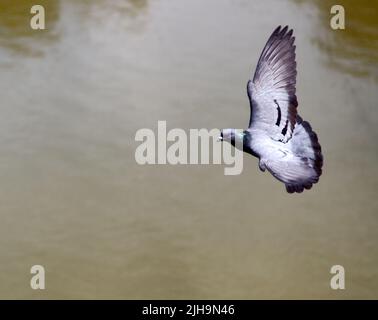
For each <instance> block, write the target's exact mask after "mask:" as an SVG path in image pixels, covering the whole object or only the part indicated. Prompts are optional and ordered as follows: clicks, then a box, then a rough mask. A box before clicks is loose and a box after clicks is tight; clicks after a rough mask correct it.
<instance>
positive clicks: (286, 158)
mask: <svg viewBox="0 0 378 320" xmlns="http://www.w3.org/2000/svg"><path fill="white" fill-rule="evenodd" d="M294 40H295V38H294V37H293V30H288V26H286V27H284V28H281V26H279V27H277V28H276V29H275V30H274V32H273V33H272V35H271V36H270V38H269V39H268V42H267V43H266V45H265V47H264V49H263V51H262V53H261V56H260V59H259V61H258V63H257V67H256V71H255V74H254V76H253V79H252V80H249V81H248V84H247V93H248V97H249V102H250V108H251V115H250V120H249V126H248V129H246V130H244V131H239V130H236V129H223V130H221V136H220V137H219V140H225V141H228V142H230V143H231V144H232V145H233V146H235V145H236V147H237V146H238V145H239V146H243V149H242V150H243V151H244V152H247V153H249V154H251V155H253V156H255V157H257V158H258V159H259V167H260V170H262V171H265V169H268V171H269V172H270V173H271V174H272V175H273V176H274V177H275V178H276V179H278V180H279V181H281V182H283V183H284V184H285V186H286V190H287V192H289V193H293V192H298V193H300V192H302V191H303V190H304V189H311V187H312V185H313V184H314V183H316V182H318V180H319V177H320V175H321V174H322V166H323V156H322V152H321V146H320V144H319V142H318V137H317V135H316V133H315V132H314V131H313V130H312V128H311V125H310V124H309V123H308V122H307V121H304V120H302V118H301V117H300V116H299V115H298V114H297V106H298V102H297V97H296V95H295V91H296V89H295V85H296V76H297V70H296V65H297V64H296V61H295V45H294ZM235 142H238V143H236V144H235Z"/></svg>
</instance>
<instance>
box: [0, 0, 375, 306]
mask: <svg viewBox="0 0 378 320" xmlns="http://www.w3.org/2000/svg"><path fill="white" fill-rule="evenodd" d="M339 2H340V1H339ZM39 3H40V4H43V5H45V8H46V14H47V30H45V31H41V32H38V31H32V30H30V28H29V19H30V14H29V11H30V7H31V5H32V4H34V3H33V1H25V0H23V1H7V0H4V1H2V2H1V4H0V87H1V102H0V113H1V117H0V141H1V148H0V180H1V183H0V221H1V222H0V241H1V248H0V297H1V298H117V299H121V298H198V299H202V298H226V299H227V298H241V299H251V298H378V251H377V244H378V232H377V228H378V198H377V190H378V167H377V161H378V145H377V141H378V140H377V139H378V109H377V108H378V105H377V101H378V92H377V83H378V54H377V52H378V33H377V21H378V19H377V10H378V9H377V3H376V2H374V1H341V3H343V4H344V5H345V9H346V14H347V17H346V27H347V29H346V30H345V31H333V30H331V29H330V27H329V17H330V14H329V8H330V5H331V4H333V3H332V1H315V2H313V3H312V4H309V3H307V2H305V1H272V0H269V1H261V2H260V1H259V2H257V1H246V0H235V1H231V0H206V1H203V0H190V1H183V0H181V1H169V0H154V1H153V0H150V1H148V0H144V1H136V0H134V1H118V0H117V1H112V2H111V4H110V3H109V1H104V0H96V1H80V3H79V1H73V0H67V1H39ZM279 24H289V25H290V26H291V27H293V28H294V30H295V35H296V39H297V40H296V43H297V61H298V73H299V75H298V86H297V89H298V91H297V93H298V98H299V108H300V109H299V110H300V114H301V115H302V116H303V117H304V118H305V119H307V120H309V121H310V122H311V124H312V125H313V127H314V128H315V129H316V132H317V133H318V135H319V138H320V141H321V144H322V147H323V152H324V156H325V166H324V174H323V176H322V177H321V179H320V183H319V184H317V185H315V187H314V188H313V189H312V190H311V191H310V192H305V193H303V194H301V195H288V194H287V193H286V191H285V189H284V186H283V185H282V184H280V183H278V182H277V181H276V180H275V179H273V178H272V177H271V176H270V175H269V174H267V173H265V174H263V173H261V172H260V171H259V169H258V167H257V161H256V159H254V158H252V157H248V156H247V157H245V158H244V171H243V173H242V175H240V176H233V177H231V176H224V175H223V167H222V166H219V165H218V166H211V165H207V166H206V165H203V166H195V165H192V166H161V165H160V166H139V165H137V164H136V163H135V160H134V151H135V148H136V146H137V143H136V142H135V141H134V136H135V132H136V130H138V129H140V128H152V129H154V130H155V129H156V127H157V121H158V120H167V122H168V127H169V128H176V127H180V128H184V129H190V128H209V129H210V128H224V127H236V128H243V127H245V126H246V125H247V123H248V117H249V109H248V108H249V107H248V100H247V97H246V92H245V87H246V82H247V79H248V77H249V76H250V74H251V72H252V71H253V70H254V67H255V64H256V62H257V59H258V56H259V54H260V52H261V50H262V47H263V45H264V44H265V41H266V40H267V37H268V36H269V35H270V33H271V32H272V31H273V29H274V28H275V27H276V26H277V25H279ZM34 264H42V265H43V266H45V268H46V290H45V291H33V290H31V289H30V285H29V281H30V277H31V275H30V273H29V272H30V267H31V266H32V265H34ZM335 264H341V265H343V266H344V267H345V270H346V290H344V291H342V292H341V291H333V290H331V289H330V287H329V280H330V278H331V275H330V273H329V270H330V268H331V266H332V265H335Z"/></svg>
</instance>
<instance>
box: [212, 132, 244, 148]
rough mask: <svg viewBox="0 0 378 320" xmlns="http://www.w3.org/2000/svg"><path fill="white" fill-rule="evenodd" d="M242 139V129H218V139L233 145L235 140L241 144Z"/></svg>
mask: <svg viewBox="0 0 378 320" xmlns="http://www.w3.org/2000/svg"><path fill="white" fill-rule="evenodd" d="M243 140H244V132H243V130H237V129H222V130H221V131H220V136H219V138H218V141H227V142H229V143H231V144H232V145H233V146H234V145H235V142H237V143H239V142H240V143H241V145H243Z"/></svg>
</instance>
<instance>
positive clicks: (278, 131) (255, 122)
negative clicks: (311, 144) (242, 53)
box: [247, 26, 298, 143]
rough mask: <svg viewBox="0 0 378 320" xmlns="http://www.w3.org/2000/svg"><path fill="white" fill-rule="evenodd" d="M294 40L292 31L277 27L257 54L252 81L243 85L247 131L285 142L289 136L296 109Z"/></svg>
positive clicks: (293, 123)
mask: <svg viewBox="0 0 378 320" xmlns="http://www.w3.org/2000/svg"><path fill="white" fill-rule="evenodd" d="M294 41H295V38H294V37H293V30H289V31H288V27H287V26H286V27H284V28H283V29H281V26H279V27H277V28H276V30H274V32H273V33H272V35H271V36H270V38H269V39H268V41H267V43H266V45H265V47H264V49H263V51H262V53H261V56H260V58H259V61H258V63H257V67H256V71H255V74H254V76H253V80H250V81H248V85H247V92H248V96H249V99H250V107H251V116H250V121H249V128H253V129H259V130H261V131H263V132H265V133H266V134H267V135H269V136H270V137H271V138H272V139H274V140H279V141H283V142H285V143H286V142H287V141H289V140H290V138H291V136H292V134H293V130H294V126H295V121H296V115H297V106H298V102H297V97H296V94H295V92H296V88H295V85H296V76H297V70H296V67H297V63H296V61H295V45H294ZM278 108H279V109H278ZM278 115H279V116H280V121H278V118H277V117H278Z"/></svg>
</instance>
